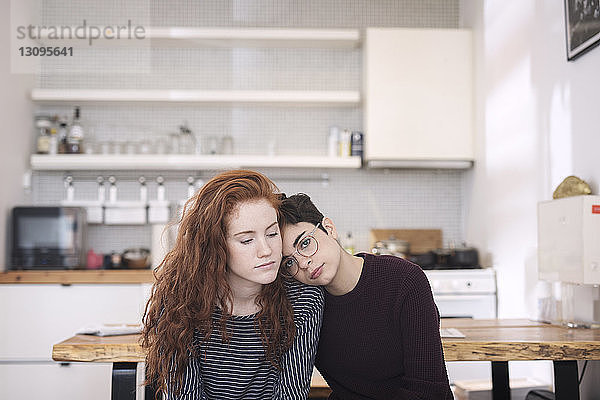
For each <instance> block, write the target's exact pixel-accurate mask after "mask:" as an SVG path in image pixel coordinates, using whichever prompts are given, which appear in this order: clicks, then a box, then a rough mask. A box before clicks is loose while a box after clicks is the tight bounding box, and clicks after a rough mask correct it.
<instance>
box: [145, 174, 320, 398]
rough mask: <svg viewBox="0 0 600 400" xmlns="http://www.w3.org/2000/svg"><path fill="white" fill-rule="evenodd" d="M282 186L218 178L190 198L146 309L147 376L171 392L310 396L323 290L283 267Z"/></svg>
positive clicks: (254, 178) (254, 177)
mask: <svg viewBox="0 0 600 400" xmlns="http://www.w3.org/2000/svg"><path fill="white" fill-rule="evenodd" d="M279 204H280V200H279V194H278V190H277V187H276V186H275V184H274V183H273V182H272V181H270V180H269V179H268V178H267V177H265V176H264V175H262V174H260V173H257V172H254V171H242V170H239V171H229V172H225V173H221V174H219V175H217V176H215V177H214V178H212V179H211V180H209V181H208V182H207V183H206V184H205V185H204V186H203V187H202V189H201V190H199V191H198V193H196V195H195V196H194V197H192V198H191V199H190V200H189V201H188V202H187V203H186V206H185V210H184V212H183V217H182V219H181V221H180V226H179V231H178V234H177V240H176V243H175V246H174V248H173V249H172V250H171V251H170V252H169V253H168V254H167V256H166V257H165V259H164V260H163V262H162V263H161V265H160V266H159V267H158V269H157V272H156V274H155V275H156V282H155V284H154V286H153V290H152V295H151V297H150V300H149V301H148V304H147V305H146V311H145V313H144V319H143V321H144V328H143V331H142V346H143V347H144V348H146V349H147V352H148V355H147V358H146V365H147V378H148V379H147V381H148V382H149V383H153V384H155V385H156V386H157V387H158V388H159V390H160V391H161V392H162V393H166V394H167V395H168V398H169V399H170V400H171V399H186V400H188V399H189V400H191V399H300V398H306V397H307V396H308V391H309V387H310V378H311V374H312V369H313V363H314V356H315V352H316V347H317V342H318V335H319V329H320V325H321V317H322V310H323V293H322V291H321V290H320V289H318V288H313V287H308V286H305V285H301V284H298V283H297V282H294V281H284V280H282V279H281V276H280V275H279V274H278V271H279V265H280V262H281V235H280V232H279V226H278V213H277V209H278V206H279Z"/></svg>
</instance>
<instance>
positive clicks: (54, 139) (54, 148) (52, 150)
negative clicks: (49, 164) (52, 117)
mask: <svg viewBox="0 0 600 400" xmlns="http://www.w3.org/2000/svg"><path fill="white" fill-rule="evenodd" d="M48 154H50V155H53V156H54V155H56V154H58V134H57V133H56V128H54V127H52V128H50V144H49V147H48Z"/></svg>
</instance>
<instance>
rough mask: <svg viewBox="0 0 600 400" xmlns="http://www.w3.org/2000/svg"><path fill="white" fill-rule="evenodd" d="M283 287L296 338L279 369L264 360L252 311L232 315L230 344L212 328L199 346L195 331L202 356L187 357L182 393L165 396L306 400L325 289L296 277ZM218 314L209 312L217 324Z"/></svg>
mask: <svg viewBox="0 0 600 400" xmlns="http://www.w3.org/2000/svg"><path fill="white" fill-rule="evenodd" d="M286 290H287V294H288V298H289V299H290V302H291V304H292V307H293V309H294V324H295V325H296V338H295V339H294V344H293V345H292V347H291V348H290V349H289V350H288V351H287V352H286V353H285V354H284V355H283V357H282V359H281V367H282V370H281V371H279V370H277V368H275V367H274V366H272V365H271V364H270V363H269V362H268V361H267V360H266V359H265V351H264V347H263V344H262V341H261V339H260V334H259V332H258V331H257V328H256V325H255V317H256V315H255V314H254V315H245V316H236V315H234V316H232V318H231V319H230V321H229V322H228V329H231V331H230V332H231V336H230V340H229V342H228V343H223V341H222V338H221V333H220V332H218V330H216V329H215V330H213V331H212V333H211V337H210V341H209V342H208V343H202V345H200V343H201V336H200V334H199V333H198V332H196V333H195V334H194V343H193V345H194V346H200V349H201V351H200V352H199V354H200V355H199V356H198V357H190V361H189V364H188V366H187V368H186V372H185V376H184V382H183V386H182V391H181V394H180V395H178V396H173V395H170V396H168V399H177V400H205V399H206V400H209V399H210V400H213V399H219V400H221V399H306V398H307V397H308V392H309V389H310V379H311V375H312V370H313V365H314V359H315V353H316V350H317V344H318V340H319V331H320V328H321V319H322V316H323V305H324V300H323V298H324V297H323V291H322V289H321V288H319V287H314V286H306V285H304V284H301V283H299V282H297V281H295V280H294V281H290V282H286ZM220 316H221V315H220V312H217V313H215V314H214V315H213V322H214V323H216V324H217V326H219V325H218V324H219V318H220Z"/></svg>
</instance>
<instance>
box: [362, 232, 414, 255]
mask: <svg viewBox="0 0 600 400" xmlns="http://www.w3.org/2000/svg"><path fill="white" fill-rule="evenodd" d="M371 252H372V253H373V254H391V255H393V256H396V257H402V258H406V257H407V256H408V253H409V252H410V244H409V243H408V242H407V241H406V240H400V239H396V237H394V236H390V238H389V239H387V240H378V241H377V242H375V247H373V249H372V250H371Z"/></svg>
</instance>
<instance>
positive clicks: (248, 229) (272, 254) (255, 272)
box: [226, 199, 281, 289]
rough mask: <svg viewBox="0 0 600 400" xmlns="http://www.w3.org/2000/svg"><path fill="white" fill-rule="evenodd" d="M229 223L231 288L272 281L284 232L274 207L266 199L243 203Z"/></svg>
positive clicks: (233, 213)
mask: <svg viewBox="0 0 600 400" xmlns="http://www.w3.org/2000/svg"><path fill="white" fill-rule="evenodd" d="M226 224H227V240H226V242H227V267H228V268H227V270H228V271H227V274H228V276H227V279H228V281H229V284H230V286H231V287H232V289H233V288H234V287H239V286H240V285H241V286H244V287H252V286H262V285H266V284H268V283H271V282H273V281H274V280H275V278H276V277H277V272H278V270H279V265H280V263H281V235H280V233H279V226H278V224H277V212H276V211H275V209H274V208H273V206H271V204H270V203H269V202H268V201H267V200H265V199H261V200H255V201H248V202H242V203H240V204H239V205H238V206H237V207H236V209H235V210H233V212H232V213H231V214H230V215H229V217H228V218H227V220H226Z"/></svg>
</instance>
